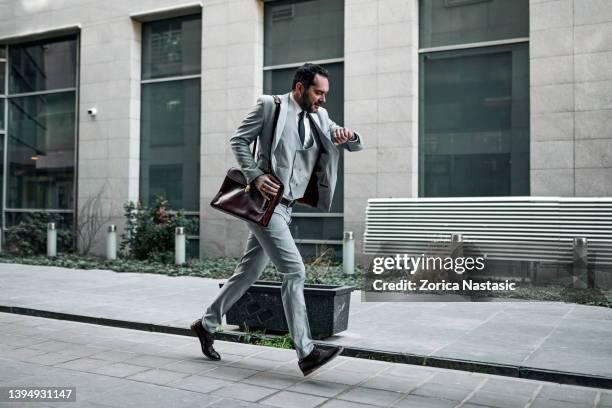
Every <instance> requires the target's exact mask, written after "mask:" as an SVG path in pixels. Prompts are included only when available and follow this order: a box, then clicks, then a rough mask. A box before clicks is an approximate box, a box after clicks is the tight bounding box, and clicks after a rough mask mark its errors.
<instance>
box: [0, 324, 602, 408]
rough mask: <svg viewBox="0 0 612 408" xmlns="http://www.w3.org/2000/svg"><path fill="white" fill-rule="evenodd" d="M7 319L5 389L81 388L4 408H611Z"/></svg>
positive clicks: (363, 367)
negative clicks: (313, 368)
mask: <svg viewBox="0 0 612 408" xmlns="http://www.w3.org/2000/svg"><path fill="white" fill-rule="evenodd" d="M216 346H217V349H218V350H219V352H220V353H221V355H222V360H221V361H219V362H212V361H210V360H207V359H205V358H204V357H203V356H202V355H201V352H200V348H199V343H198V341H197V339H195V338H193V337H185V336H176V335H170V334H164V333H149V332H142V331H137V330H130V329H120V328H114V327H106V326H98V325H91V324H85V323H77V322H70V321H62V320H56V319H45V318H41V317H31V316H20V315H15V314H8V313H0V386H1V387H11V386H12V387H36V386H38V387H76V402H31V403H2V402H0V407H5V406H6V407H28V406H30V407H39V408H42V407H46V408H49V407H58V406H62V407H72V408H77V407H79V408H82V407H89V408H94V407H97V408H112V407H121V408H124V407H138V408H139V407H148V408H167V407H173V408H182V407H214V408H217V407H218V408H221V407H223V408H232V407H245V408H249V407H250V408H256V407H266V408H270V407H271V406H272V407H283V408H284V407H291V408H310V407H326V408H334V407H335V408H359V407H363V408H365V407H370V408H371V407H373V406H394V407H400V408H402V407H417V408H427V407H431V408H451V407H463V408H484V407H500V408H503V407H525V408H549V407H566V408H569V407H572V408H573V407H589V408H593V407H596V408H605V407H612V391H608V390H598V389H594V388H585V387H575V386H567V385H556V384H551V383H545V382H539V381H533V380H522V379H513V378H504V377H499V376H493V375H486V374H473V373H466V372H462V371H455V370H444V369H439V368H430V367H420V366H414V365H407V364H394V363H386V362H380V361H368V360H363V359H354V358H348V357H338V358H337V359H336V360H334V361H333V362H331V363H330V364H328V365H326V366H324V367H323V368H321V369H320V370H319V371H317V372H315V373H314V374H312V375H311V376H309V377H308V378H304V377H303V376H302V375H301V373H300V372H299V371H298V369H297V364H296V356H295V352H294V351H293V350H282V349H274V348H269V347H261V346H253V345H246V344H239V343H228V342H222V341H218V342H217V343H216Z"/></svg>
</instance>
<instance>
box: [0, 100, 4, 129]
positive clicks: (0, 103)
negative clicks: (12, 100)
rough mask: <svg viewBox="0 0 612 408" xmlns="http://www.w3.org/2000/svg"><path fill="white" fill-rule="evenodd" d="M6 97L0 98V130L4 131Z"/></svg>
mask: <svg viewBox="0 0 612 408" xmlns="http://www.w3.org/2000/svg"><path fill="white" fill-rule="evenodd" d="M4 104H5V102H4V98H0V132H3V131H4Z"/></svg>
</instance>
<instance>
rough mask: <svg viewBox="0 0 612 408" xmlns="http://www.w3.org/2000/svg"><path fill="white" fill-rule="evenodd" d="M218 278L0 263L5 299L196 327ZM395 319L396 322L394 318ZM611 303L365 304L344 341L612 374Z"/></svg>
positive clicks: (354, 303)
mask: <svg viewBox="0 0 612 408" xmlns="http://www.w3.org/2000/svg"><path fill="white" fill-rule="evenodd" d="M217 282H218V281H216V280H213V279H202V278H195V277H187V276H183V277H169V276H163V275H153V274H139V273H116V272H112V271H103V270H76V269H65V268H56V267H44V266H31V265H15V264H0V305H3V306H21V307H25V308H33V309H41V310H47V311H52V312H64V313H71V314H77V315H83V316H93V317H105V318H110V319H119V320H126V321H133V322H142V323H153V324H159V325H165V326H172V327H182V328H186V327H189V324H190V323H191V322H192V321H193V319H194V318H196V317H198V316H201V315H202V314H203V312H204V308H205V306H206V305H207V304H208V303H209V302H210V301H211V300H212V299H213V297H214V296H215V295H216V293H217V292H218V291H219V286H218V283H217ZM390 317H391V318H390ZM610 322H612V309H609V308H603V307H595V306H583V305H575V304H565V303H559V302H490V303H478V302H474V303H469V302H468V303H444V302H437V303H433V302H430V303H424V302H423V303H416V302H395V303H391V302H387V303H372V302H362V301H361V298H360V295H359V292H354V293H353V296H352V299H351V305H350V317H349V326H348V330H346V331H343V332H341V333H339V334H338V335H336V336H332V337H331V338H328V339H326V340H325V341H326V342H330V343H335V344H341V345H343V346H352V347H360V348H365V349H374V350H382V351H387V352H395V353H408V354H416V355H424V356H432V357H439V358H443V359H457V360H470V361H479V362H484V363H493V364H508V365H512V366H520V367H530V368H537V369H543V370H551V371H561V372H571V373H580V374H586V375H597V376H602V377H608V378H612V341H601V340H602V339H610V338H612V324H610Z"/></svg>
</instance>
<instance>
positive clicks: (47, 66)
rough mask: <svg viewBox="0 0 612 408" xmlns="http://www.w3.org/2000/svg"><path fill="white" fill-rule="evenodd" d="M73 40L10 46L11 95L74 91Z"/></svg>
mask: <svg viewBox="0 0 612 408" xmlns="http://www.w3.org/2000/svg"><path fill="white" fill-rule="evenodd" d="M76 52H77V51H76V39H75V38H74V37H71V38H63V39H55V40H45V41H44V42H43V41H37V42H31V43H25V44H19V45H11V47H10V51H9V53H10V58H9V61H10V62H9V63H10V76H9V92H10V93H11V94H16V93H25V92H36V91H47V90H52V89H63V88H74V87H75V86H76Z"/></svg>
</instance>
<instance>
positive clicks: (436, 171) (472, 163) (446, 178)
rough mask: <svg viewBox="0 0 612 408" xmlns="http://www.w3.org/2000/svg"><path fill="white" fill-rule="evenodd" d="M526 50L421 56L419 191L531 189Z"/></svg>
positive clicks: (504, 48)
mask: <svg viewBox="0 0 612 408" xmlns="http://www.w3.org/2000/svg"><path fill="white" fill-rule="evenodd" d="M528 53H529V46H528V44H527V43H521V44H514V45H505V46H498V47H482V48H474V49H468V50H457V51H448V52H436V53H427V54H421V72H422V78H421V95H422V98H421V120H420V122H421V125H420V129H421V132H420V143H419V146H420V147H421V149H419V152H420V168H421V169H422V170H421V171H420V195H421V196H424V197H456V196H510V195H529V67H528V64H529V55H528Z"/></svg>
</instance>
